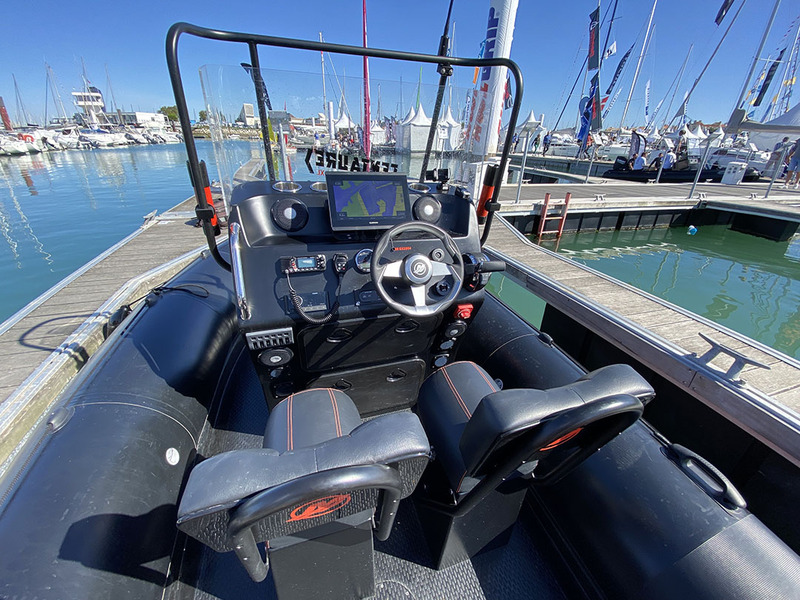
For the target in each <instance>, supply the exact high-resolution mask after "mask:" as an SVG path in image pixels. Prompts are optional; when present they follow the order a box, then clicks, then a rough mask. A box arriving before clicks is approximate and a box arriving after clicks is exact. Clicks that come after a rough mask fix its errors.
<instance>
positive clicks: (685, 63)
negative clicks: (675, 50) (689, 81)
mask: <svg viewBox="0 0 800 600" xmlns="http://www.w3.org/2000/svg"><path fill="white" fill-rule="evenodd" d="M692 48H694V44H689V51H688V52H687V53H686V58H684V59H683V64H682V65H681V69H680V71H678V76H677V78H676V81H675V89H674V90H672V97H671V98H670V99H669V105H668V106H667V110H666V112H665V113H664V114H665V117H664V121H663V123H662V124H661V125H662V126H664V125H666V124H667V119H668V118H669V111H670V110H672V103H673V102H674V101H675V94H677V93H678V88H680V86H681V79H683V72H684V71H685V70H686V65H687V64H688V63H689V56H691V54H692ZM653 120H655V117H654V118H653Z"/></svg>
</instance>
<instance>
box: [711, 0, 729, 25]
mask: <svg viewBox="0 0 800 600" xmlns="http://www.w3.org/2000/svg"><path fill="white" fill-rule="evenodd" d="M732 5H733V0H725V1H724V2H723V3H722V6H721V7H720V9H719V12H718V13H717V18H716V19H714V23H716V24H717V25H720V24H721V23H722V19H724V18H725V15H726V14H727V13H728V10H729V9H730V7H731V6H732Z"/></svg>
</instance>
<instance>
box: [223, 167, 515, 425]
mask: <svg viewBox="0 0 800 600" xmlns="http://www.w3.org/2000/svg"><path fill="white" fill-rule="evenodd" d="M229 223H230V231H231V237H230V247H231V269H232V272H233V281H234V284H235V291H236V301H237V307H238V320H239V326H240V328H241V330H242V331H243V333H244V336H245V338H246V340H247V344H248V347H249V349H250V351H251V352H252V354H253V358H254V364H255V365H256V366H257V368H258V370H259V373H260V374H261V376H262V379H263V380H264V381H269V385H268V389H269V392H270V396H271V397H270V399H269V403H270V405H271V406H274V405H275V404H277V402H278V401H280V400H282V399H283V398H285V397H287V396H288V395H289V394H291V393H293V392H295V391H299V390H301V389H304V388H306V387H309V386H322V387H333V388H335V389H339V390H341V391H345V392H347V394H348V395H350V396H351V397H352V398H353V399H354V401H355V402H356V405H357V406H358V408H359V411H360V412H361V414H363V415H369V414H374V413H379V412H381V411H384V410H386V409H387V408H392V407H394V408H403V407H408V406H411V405H412V404H413V403H414V402H415V401H416V395H417V391H418V390H419V386H420V385H421V383H422V379H423V378H424V377H425V375H426V374H427V373H429V372H430V371H431V370H432V369H435V368H440V367H442V366H444V365H446V364H448V363H449V362H450V361H451V360H452V359H453V358H452V357H454V356H455V354H456V352H457V350H458V343H459V340H460V338H461V336H462V335H463V334H464V333H465V332H466V330H467V328H468V327H469V323H470V321H471V319H472V316H473V314H474V313H475V312H476V311H477V310H478V309H479V308H480V306H481V304H482V301H483V293H482V289H483V287H484V285H485V284H486V282H487V280H488V273H489V272H491V271H492V270H498V269H501V268H502V264H497V263H495V262H492V261H488V260H487V258H486V256H485V255H484V254H483V253H481V246H480V240H479V235H478V229H477V224H476V219H475V216H474V208H473V206H472V203H471V202H470V199H469V198H468V197H466V196H465V195H464V194H462V193H460V192H459V191H458V190H455V189H453V191H449V190H448V191H439V190H437V189H436V187H435V185H431V186H428V185H421V184H416V186H414V189H412V188H411V186H409V185H408V181H407V178H406V176H405V175H403V174H395V173H380V172H378V173H335V172H334V173H329V174H328V175H327V177H326V181H324V182H310V181H306V182H300V181H298V182H293V185H292V187H291V192H287V191H284V187H283V186H282V185H281V184H280V183H278V184H273V183H270V182H263V181H262V182H248V183H246V184H243V185H240V186H238V187H237V188H235V189H234V191H233V196H232V201H231V214H230V217H229ZM378 385H383V386H386V387H387V393H385V394H382V395H381V396H380V397H376V396H375V394H373V391H374V388H375V386H378Z"/></svg>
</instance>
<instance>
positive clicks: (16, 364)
mask: <svg viewBox="0 0 800 600" xmlns="http://www.w3.org/2000/svg"><path fill="white" fill-rule="evenodd" d="M194 204H195V202H194V199H193V198H192V199H189V200H187V201H185V202H183V203H181V204H179V205H178V206H176V207H174V208H172V209H170V210H169V211H167V212H165V213H163V214H161V215H157V216H152V217H150V218H149V219H148V220H147V221H146V222H145V223H144V224H143V225H142V226H141V227H140V228H139V229H138V230H137V231H135V232H134V233H132V234H131V235H130V236H128V237H127V238H125V239H124V240H123V241H122V242H120V243H119V244H116V245H115V246H114V247H112V248H111V249H109V251H107V252H105V253H103V254H101V255H100V256H99V257H97V258H96V259H94V260H93V261H91V262H90V263H88V264H87V265H85V266H84V267H83V268H81V269H79V270H78V271H77V272H76V273H74V274H73V275H71V276H70V277H68V278H67V279H66V280H64V281H62V282H61V283H60V284H58V285H57V286H55V287H54V288H53V289H51V290H50V291H49V292H46V293H45V294H44V295H43V296H41V297H39V298H37V299H36V300H34V301H33V302H32V303H31V304H29V305H28V306H26V307H25V308H23V309H22V310H21V311H19V312H18V313H17V314H16V315H14V316H12V317H11V318H10V319H9V320H8V321H6V322H5V323H3V324H2V325H0V361H2V364H4V365H6V366H5V367H4V368H3V370H2V372H0V465H2V464H3V461H4V460H5V459H6V457H7V456H8V455H9V454H10V453H11V452H12V451H13V449H14V448H15V447H16V446H17V444H18V443H19V442H20V440H21V439H22V436H23V435H24V434H26V433H27V432H28V431H29V430H30V428H31V427H32V426H34V424H35V423H36V422H37V421H39V420H40V419H41V418H42V416H43V415H44V416H46V415H47V413H48V407H49V406H50V405H51V403H52V402H53V401H54V400H55V398H56V396H57V395H58V393H59V392H60V390H61V389H62V388H63V386H64V385H65V384H66V382H67V381H68V380H69V379H70V378H71V377H72V376H73V375H74V374H75V373H77V371H78V370H79V369H80V368H81V367H82V366H83V364H84V363H85V362H86V361H87V360H88V358H89V356H91V355H92V353H93V352H94V351H95V350H96V349H97V347H98V346H99V345H100V344H101V343H102V341H103V334H102V326H103V324H104V323H105V321H106V320H107V319H108V317H109V315H110V314H111V313H113V312H114V311H115V310H116V309H117V308H118V307H120V306H121V305H123V304H125V303H128V302H131V301H132V300H134V299H136V298H139V297H141V296H143V295H144V294H146V293H147V291H148V290H150V289H152V288H153V287H155V286H157V285H160V284H162V283H163V282H165V281H167V280H168V279H169V278H171V277H172V276H173V275H175V274H176V273H177V272H178V271H179V270H181V269H182V268H183V267H185V266H186V265H187V264H189V262H191V261H192V260H193V259H194V258H196V257H197V256H198V255H199V253H200V252H201V251H202V250H203V249H204V248H205V247H206V246H205V243H204V242H205V238H204V237H203V234H202V231H201V230H200V229H198V228H196V227H194V221H195V218H194V211H193V209H194ZM0 470H2V467H1V466H0Z"/></svg>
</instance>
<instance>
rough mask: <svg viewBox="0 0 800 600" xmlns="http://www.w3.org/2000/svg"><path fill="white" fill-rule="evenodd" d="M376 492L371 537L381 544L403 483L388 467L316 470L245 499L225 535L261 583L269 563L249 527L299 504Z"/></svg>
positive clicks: (395, 470)
mask: <svg viewBox="0 0 800 600" xmlns="http://www.w3.org/2000/svg"><path fill="white" fill-rule="evenodd" d="M365 489H378V490H382V491H383V502H382V503H381V511H380V515H379V519H380V520H379V521H378V522H377V526H376V532H375V537H377V538H378V539H379V540H381V541H384V540H386V539H387V538H388V537H389V533H390V532H391V530H392V525H393V524H394V519H395V516H396V515H397V506H398V502H399V501H400V495H401V493H402V489H403V480H402V478H401V476H400V473H399V471H398V470H397V469H393V468H392V467H389V466H388V465H379V464H374V465H355V466H351V467H341V468H338V469H331V470H328V471H320V472H318V473H312V474H310V475H305V476H303V477H298V478H297V479H293V480H291V481H287V482H286V483H282V484H280V485H276V486H275V487H271V488H269V489H266V490H264V491H262V492H259V493H257V494H256V495H255V496H252V497H251V498H248V499H247V500H245V501H244V502H243V503H242V504H240V505H239V506H237V507H236V508H235V509H233V511H232V512H231V519H230V522H229V523H228V536H229V538H230V539H231V540H232V542H233V547H234V551H235V552H236V556H237V557H238V558H239V560H240V562H241V563H242V565H243V566H244V568H245V569H246V570H247V573H248V574H249V575H250V577H251V578H252V579H253V581H263V580H264V579H265V578H266V576H267V572H268V571H269V561H268V560H267V561H264V560H263V559H262V558H261V552H260V551H259V550H258V546H257V545H256V544H257V542H259V541H264V540H256V539H255V536H254V534H253V526H254V525H255V524H256V523H258V522H259V521H261V520H262V519H266V518H267V517H269V516H270V515H273V514H275V513H278V512H280V511H282V510H286V509H288V508H291V507H293V506H297V505H298V504H302V503H303V502H308V501H313V500H315V499H318V498H321V497H324V496H327V495H330V494H336V493H341V492H342V491H348V492H351V491H356V490H365Z"/></svg>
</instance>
